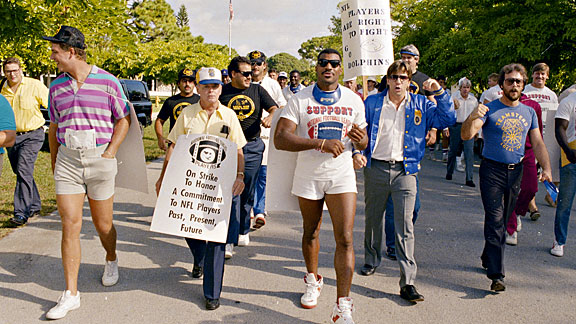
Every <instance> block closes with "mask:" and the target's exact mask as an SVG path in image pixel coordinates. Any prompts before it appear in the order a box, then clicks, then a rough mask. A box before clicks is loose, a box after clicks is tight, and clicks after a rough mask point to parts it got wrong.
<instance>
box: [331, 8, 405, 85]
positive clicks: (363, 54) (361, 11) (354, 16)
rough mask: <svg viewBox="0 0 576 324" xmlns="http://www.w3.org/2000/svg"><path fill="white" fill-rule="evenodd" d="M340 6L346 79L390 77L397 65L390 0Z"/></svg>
mask: <svg viewBox="0 0 576 324" xmlns="http://www.w3.org/2000/svg"><path fill="white" fill-rule="evenodd" d="M338 7H339V9H340V15H341V18H342V48H343V56H344V57H343V63H344V65H343V66H344V78H345V79H349V78H353V77H358V76H362V75H365V76H370V75H382V74H386V70H387V69H388V66H390V64H392V62H394V49H393V47H392V23H391V20H390V2H389V0H348V1H342V2H340V4H339V5H338Z"/></svg>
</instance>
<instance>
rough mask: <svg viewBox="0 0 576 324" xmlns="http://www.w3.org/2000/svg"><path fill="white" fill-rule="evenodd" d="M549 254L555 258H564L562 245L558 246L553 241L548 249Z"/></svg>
mask: <svg viewBox="0 0 576 324" xmlns="http://www.w3.org/2000/svg"><path fill="white" fill-rule="evenodd" d="M550 254H552V255H553V256H557V257H561V256H564V245H560V244H558V242H556V241H554V245H552V249H550Z"/></svg>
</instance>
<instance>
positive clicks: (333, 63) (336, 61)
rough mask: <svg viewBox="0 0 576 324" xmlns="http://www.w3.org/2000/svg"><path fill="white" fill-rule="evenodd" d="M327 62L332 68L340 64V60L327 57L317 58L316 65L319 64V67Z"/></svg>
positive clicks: (324, 65)
mask: <svg viewBox="0 0 576 324" xmlns="http://www.w3.org/2000/svg"><path fill="white" fill-rule="evenodd" d="M328 63H330V65H332V67H333V68H337V67H339V66H340V60H327V59H319V60H318V65H320V66H321V67H326V66H327V65H328Z"/></svg>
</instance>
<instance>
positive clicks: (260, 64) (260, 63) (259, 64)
mask: <svg viewBox="0 0 576 324" xmlns="http://www.w3.org/2000/svg"><path fill="white" fill-rule="evenodd" d="M262 64H264V62H262V61H260V62H251V63H250V65H252V66H254V65H258V66H262Z"/></svg>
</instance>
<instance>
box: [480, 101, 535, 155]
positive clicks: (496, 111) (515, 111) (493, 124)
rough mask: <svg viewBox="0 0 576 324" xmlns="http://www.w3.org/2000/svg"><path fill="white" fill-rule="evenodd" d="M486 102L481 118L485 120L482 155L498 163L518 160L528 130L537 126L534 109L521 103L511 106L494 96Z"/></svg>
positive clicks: (522, 153) (521, 153)
mask: <svg viewBox="0 0 576 324" xmlns="http://www.w3.org/2000/svg"><path fill="white" fill-rule="evenodd" d="M486 106H487V107H488V109H489V110H488V112H487V113H486V115H484V117H483V118H481V119H482V120H483V121H484V125H483V126H482V136H483V137H484V150H483V151H482V155H483V156H484V157H485V158H487V159H490V160H494V161H497V162H501V163H507V164H512V163H520V161H522V157H523V156H524V146H525V144H526V136H527V135H528V131H530V130H532V129H534V128H538V118H537V117H536V112H535V111H534V109H532V108H530V107H528V106H526V105H524V104H522V103H520V104H519V105H518V106H516V107H510V106H506V105H505V104H503V103H502V101H500V100H494V101H492V102H490V103H488V104H486Z"/></svg>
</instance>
